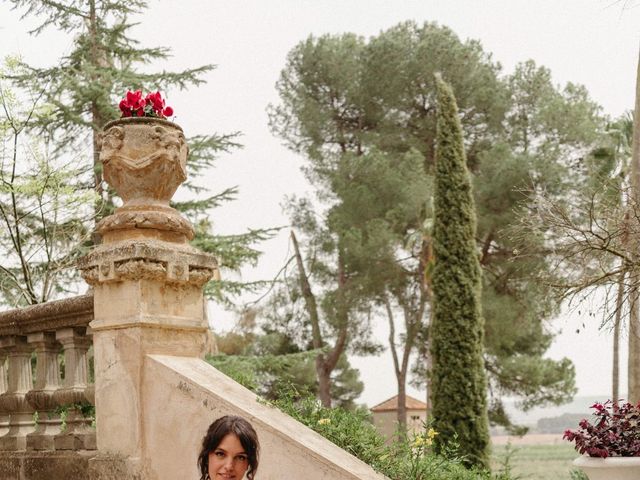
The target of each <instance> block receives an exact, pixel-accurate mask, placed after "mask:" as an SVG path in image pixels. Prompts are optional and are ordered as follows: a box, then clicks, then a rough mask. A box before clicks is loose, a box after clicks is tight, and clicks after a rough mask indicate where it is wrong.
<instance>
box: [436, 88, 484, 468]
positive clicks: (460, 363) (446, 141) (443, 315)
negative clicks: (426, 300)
mask: <svg viewBox="0 0 640 480" xmlns="http://www.w3.org/2000/svg"><path fill="white" fill-rule="evenodd" d="M436 84H437V96H438V104H437V105H438V106H437V108H438V112H437V144H436V162H435V181H434V187H435V196H434V215H435V218H434V227H433V253H434V267H433V273H432V288H433V323H432V326H431V353H432V357H433V370H432V390H431V396H432V405H433V420H434V428H435V429H436V430H437V431H438V432H439V433H440V435H438V436H437V437H436V449H441V448H442V447H443V445H444V444H445V442H447V441H450V440H451V439H453V438H454V436H457V441H458V443H459V445H460V452H461V453H462V454H463V455H465V456H466V461H467V463H468V465H479V466H483V467H488V462H489V459H488V457H489V431H488V430H489V429H488V420H487V398H486V395H487V392H486V388H487V387H486V379H485V375H484V365H483V357H482V351H483V328H484V325H483V320H482V315H481V308H480V289H481V273H480V264H479V261H478V252H477V250H476V243H475V234H476V212H475V205H474V201H473V195H472V191H471V178H470V174H469V171H468V169H467V164H466V157H465V153H464V146H463V142H462V129H461V126H460V120H459V119H458V107H457V105H456V100H455V97H454V95H453V91H452V89H451V87H450V86H449V85H448V84H446V83H445V82H444V81H443V80H442V78H441V77H439V76H437V77H436Z"/></svg>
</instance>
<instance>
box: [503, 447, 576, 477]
mask: <svg viewBox="0 0 640 480" xmlns="http://www.w3.org/2000/svg"><path fill="white" fill-rule="evenodd" d="M507 455H510V460H509V464H510V466H511V472H512V476H513V478H518V479H522V480H525V479H526V480H571V474H570V473H569V472H570V471H571V470H572V469H573V468H572V465H571V462H572V461H573V459H574V458H576V457H577V456H578V454H577V453H576V451H575V450H574V449H573V445H571V444H569V443H568V442H566V443H562V444H556V445H511V446H507V445H494V446H493V459H492V460H493V465H494V471H495V470H497V469H498V468H500V465H501V464H504V459H505V457H506V456H507Z"/></svg>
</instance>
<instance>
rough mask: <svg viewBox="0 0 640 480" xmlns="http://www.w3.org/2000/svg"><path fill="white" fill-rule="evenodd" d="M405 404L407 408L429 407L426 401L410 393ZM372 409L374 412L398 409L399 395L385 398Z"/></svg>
mask: <svg viewBox="0 0 640 480" xmlns="http://www.w3.org/2000/svg"><path fill="white" fill-rule="evenodd" d="M405 405H406V407H407V410H426V409H427V404H426V403H424V402H421V401H420V400H418V399H416V398H413V397H410V396H409V395H407V396H406V399H405ZM370 410H371V411H372V412H389V411H395V410H398V396H397V395H396V396H394V397H391V398H390V399H389V400H385V401H384V402H382V403H379V404H378V405H376V406H375V407H371V409H370Z"/></svg>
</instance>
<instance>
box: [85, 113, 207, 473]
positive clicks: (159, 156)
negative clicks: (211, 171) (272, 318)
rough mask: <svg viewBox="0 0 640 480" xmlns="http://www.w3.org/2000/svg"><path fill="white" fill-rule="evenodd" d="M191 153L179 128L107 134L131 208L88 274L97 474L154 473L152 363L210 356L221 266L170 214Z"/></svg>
mask: <svg viewBox="0 0 640 480" xmlns="http://www.w3.org/2000/svg"><path fill="white" fill-rule="evenodd" d="M187 151H188V149H187V148H186V144H185V143H184V137H183V136H182V130H181V129H179V127H177V126H176V125H174V124H171V123H170V122H166V121H162V120H153V119H151V120H150V119H141V120H139V121H136V119H127V120H126V121H118V122H112V123H111V124H108V125H107V126H106V127H105V137H104V140H103V150H102V152H101V156H100V158H101V160H102V162H103V165H104V170H105V179H107V181H108V182H109V183H110V184H112V186H114V188H116V190H117V191H118V193H119V194H120V195H121V196H122V197H123V199H124V200H125V204H124V205H123V207H121V208H120V209H117V210H116V212H115V213H114V215H112V216H110V217H107V218H105V219H104V220H102V221H101V222H100V224H99V225H98V227H97V230H98V232H99V233H100V235H101V237H102V239H103V243H102V244H101V245H99V246H98V247H97V248H96V249H95V250H94V251H92V252H91V253H90V254H89V255H87V256H86V257H84V258H83V259H81V261H80V262H79V264H78V268H79V269H80V270H81V273H82V276H83V278H84V279H85V281H86V282H87V283H89V284H90V285H91V286H92V287H93V289H94V320H93V322H91V325H90V326H91V330H92V332H93V346H94V360H95V363H94V368H95V378H96V381H95V406H96V424H97V432H96V433H97V446H98V451H99V455H98V457H96V458H97V460H96V462H94V463H95V468H98V467H99V464H100V461H99V460H100V458H120V459H122V462H123V466H122V468H123V469H125V470H127V472H128V473H127V475H128V477H126V476H123V477H121V478H135V477H136V475H142V473H141V472H143V471H144V464H145V461H146V460H145V455H146V454H145V452H144V445H143V443H144V442H143V431H144V429H143V425H142V420H143V418H144V411H143V409H144V402H143V390H142V384H143V380H144V378H143V377H144V372H145V369H144V362H145V357H146V355H148V354H153V353H161V354H166V355H177V356H190V357H201V356H202V355H203V352H204V349H205V344H206V332H207V327H208V326H207V323H206V319H205V318H204V317H203V312H204V297H203V292H202V287H203V285H204V284H205V283H206V282H207V281H208V280H209V279H210V278H211V277H212V276H214V275H215V274H216V271H217V267H216V262H215V259H214V258H213V257H212V256H211V255H207V254H204V253H202V252H200V251H198V250H196V249H195V248H193V247H191V246H190V245H189V244H188V243H187V242H188V239H189V238H191V237H192V236H193V230H192V228H191V226H190V225H189V223H188V221H187V220H185V219H184V218H182V217H180V215H179V214H178V213H177V212H176V211H175V210H173V209H172V208H170V207H169V200H170V197H171V195H173V193H174V192H175V189H176V188H177V186H178V185H179V184H180V183H181V182H182V181H184V180H185V176H184V167H185V162H186V156H187ZM158 413H159V414H160V412H158ZM105 456H106V457H105ZM107 463H108V462H107ZM98 469H99V468H98Z"/></svg>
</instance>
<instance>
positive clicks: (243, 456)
mask: <svg viewBox="0 0 640 480" xmlns="http://www.w3.org/2000/svg"><path fill="white" fill-rule="evenodd" d="M236 458H237V459H238V461H240V462H246V461H247V456H246V455H238V456H237V457H236Z"/></svg>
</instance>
